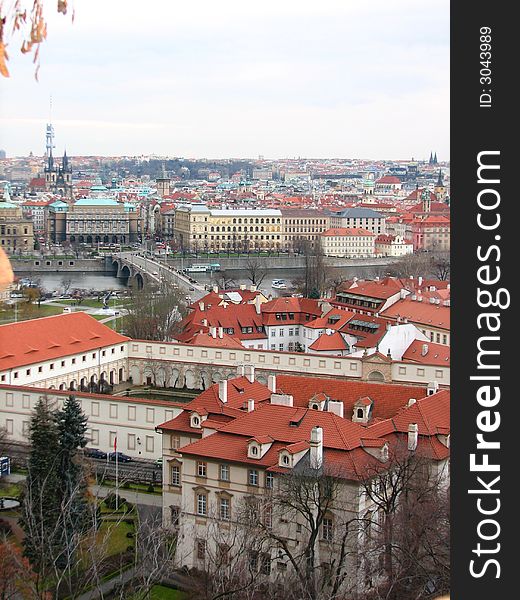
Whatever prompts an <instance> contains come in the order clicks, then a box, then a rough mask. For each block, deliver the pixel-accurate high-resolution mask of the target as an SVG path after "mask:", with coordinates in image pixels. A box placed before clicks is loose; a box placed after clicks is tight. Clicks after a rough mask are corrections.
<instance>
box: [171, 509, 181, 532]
mask: <svg viewBox="0 0 520 600" xmlns="http://www.w3.org/2000/svg"><path fill="white" fill-rule="evenodd" d="M180 515H181V509H180V507H179V506H174V505H172V506H170V517H171V520H172V525H173V526H174V527H175V526H176V525H178V524H179V517H180Z"/></svg>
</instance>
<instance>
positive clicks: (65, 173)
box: [44, 123, 72, 198]
mask: <svg viewBox="0 0 520 600" xmlns="http://www.w3.org/2000/svg"><path fill="white" fill-rule="evenodd" d="M53 148H55V146H54V127H53V126H52V124H51V123H48V124H47V129H46V133H45V159H46V160H45V168H44V174H45V189H46V190H47V191H48V192H53V193H55V194H60V195H61V196H64V197H68V198H72V165H71V164H70V161H69V157H68V156H67V151H65V152H64V153H63V158H62V161H61V165H60V164H59V163H58V161H56V160H55V159H54V156H53V154H52V150H53Z"/></svg>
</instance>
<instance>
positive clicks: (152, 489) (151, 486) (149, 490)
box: [146, 483, 155, 494]
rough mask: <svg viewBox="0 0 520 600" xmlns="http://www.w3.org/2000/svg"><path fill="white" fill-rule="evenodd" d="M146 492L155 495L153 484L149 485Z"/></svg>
mask: <svg viewBox="0 0 520 600" xmlns="http://www.w3.org/2000/svg"><path fill="white" fill-rule="evenodd" d="M146 491H147V492H150V493H152V494H153V493H154V492H155V488H154V486H153V484H151V483H150V484H149V485H148V487H147V488H146Z"/></svg>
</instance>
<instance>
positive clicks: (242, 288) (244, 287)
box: [240, 283, 246, 291]
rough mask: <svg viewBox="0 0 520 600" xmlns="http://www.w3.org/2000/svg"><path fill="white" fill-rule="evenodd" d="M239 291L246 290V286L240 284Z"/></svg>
mask: <svg viewBox="0 0 520 600" xmlns="http://www.w3.org/2000/svg"><path fill="white" fill-rule="evenodd" d="M240 289H241V290H242V291H244V290H245V289H246V284H245V283H241V284H240Z"/></svg>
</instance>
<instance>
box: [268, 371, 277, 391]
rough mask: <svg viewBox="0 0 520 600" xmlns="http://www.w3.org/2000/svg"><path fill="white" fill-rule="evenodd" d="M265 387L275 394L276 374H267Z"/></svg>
mask: <svg viewBox="0 0 520 600" xmlns="http://www.w3.org/2000/svg"><path fill="white" fill-rule="evenodd" d="M267 387H268V389H269V391H270V392H273V394H276V375H269V376H268V377H267Z"/></svg>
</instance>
